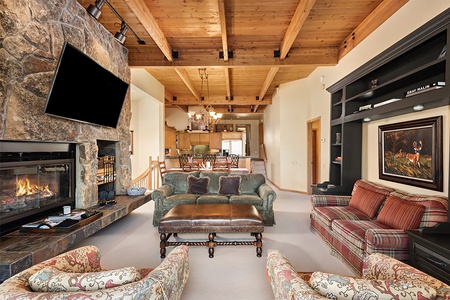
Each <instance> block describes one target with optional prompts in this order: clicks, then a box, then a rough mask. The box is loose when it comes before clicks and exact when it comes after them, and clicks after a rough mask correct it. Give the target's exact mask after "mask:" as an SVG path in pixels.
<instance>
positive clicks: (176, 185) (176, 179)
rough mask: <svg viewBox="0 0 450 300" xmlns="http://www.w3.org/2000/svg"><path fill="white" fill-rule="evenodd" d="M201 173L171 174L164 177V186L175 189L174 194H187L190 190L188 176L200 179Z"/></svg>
mask: <svg viewBox="0 0 450 300" xmlns="http://www.w3.org/2000/svg"><path fill="white" fill-rule="evenodd" d="M199 174H200V172H198V171H195V172H169V173H166V174H165V175H164V184H167V185H170V186H172V188H173V193H174V194H185V193H187V190H188V180H187V178H188V176H195V177H198V176H199Z"/></svg>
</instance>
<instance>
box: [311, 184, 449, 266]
mask: <svg viewBox="0 0 450 300" xmlns="http://www.w3.org/2000/svg"><path fill="white" fill-rule="evenodd" d="M311 204H312V212H311V224H310V225H311V226H310V227H311V231H312V232H314V233H316V234H317V235H318V236H320V237H321V238H322V239H323V240H324V241H325V243H326V244H327V246H328V247H329V248H330V249H331V253H332V254H333V255H335V256H336V257H338V258H340V259H341V260H342V261H343V262H344V263H346V264H347V265H348V266H349V267H350V268H351V269H352V270H353V271H354V272H355V273H356V274H359V275H361V272H362V267H363V261H364V258H365V257H367V256H368V255H370V254H372V253H383V254H386V255H389V256H391V257H394V258H396V259H398V260H400V261H408V259H409V237H408V236H407V235H406V233H405V230H411V229H418V228H423V227H432V226H434V225H436V224H437V223H439V222H446V221H447V218H448V217H447V214H448V199H447V197H442V196H430V195H418V194H409V193H406V192H403V191H396V190H394V189H391V188H389V187H385V186H382V185H379V184H375V183H373V182H370V181H366V180H362V179H360V180H358V181H356V182H355V184H354V186H353V191H352V195H351V196H333V195H312V196H311Z"/></svg>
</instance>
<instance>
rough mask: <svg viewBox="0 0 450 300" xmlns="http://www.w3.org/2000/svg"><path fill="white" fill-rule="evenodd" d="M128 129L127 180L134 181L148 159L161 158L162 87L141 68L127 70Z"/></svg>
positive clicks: (146, 166)
mask: <svg viewBox="0 0 450 300" xmlns="http://www.w3.org/2000/svg"><path fill="white" fill-rule="evenodd" d="M156 97H160V98H156ZM130 130H133V131H134V147H133V148H134V149H133V155H131V167H132V176H131V177H132V178H136V177H137V176H139V175H140V174H142V173H143V172H144V171H145V170H146V169H147V168H148V164H149V156H152V160H156V158H157V157H158V156H159V157H164V87H163V86H162V85H161V84H160V83H159V82H158V81H156V80H155V78H153V77H152V76H151V75H150V74H149V73H148V72H147V71H145V70H143V69H131V125H130Z"/></svg>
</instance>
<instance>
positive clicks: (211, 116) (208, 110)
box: [188, 68, 223, 131]
mask: <svg viewBox="0 0 450 300" xmlns="http://www.w3.org/2000/svg"><path fill="white" fill-rule="evenodd" d="M198 73H199V75H200V79H201V81H202V83H201V90H200V95H201V97H202V98H204V97H203V87H204V83H205V82H206V95H207V97H206V102H207V103H208V104H207V105H206V106H204V105H203V104H202V103H200V105H199V107H198V109H197V110H196V111H195V112H190V111H189V112H188V118H189V119H188V122H189V124H190V126H188V130H190V129H191V128H194V127H196V128H198V129H200V130H204V131H213V127H214V125H215V124H217V122H219V120H220V118H222V115H223V114H222V113H216V112H215V111H214V107H213V106H212V105H211V99H210V97H209V82H208V73H207V72H206V68H201V69H198Z"/></svg>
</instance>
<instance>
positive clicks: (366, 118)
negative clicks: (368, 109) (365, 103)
mask: <svg viewBox="0 0 450 300" xmlns="http://www.w3.org/2000/svg"><path fill="white" fill-rule="evenodd" d="M363 121H364V122H370V121H372V119H371V118H369V117H365V118H364V119H363Z"/></svg>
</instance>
